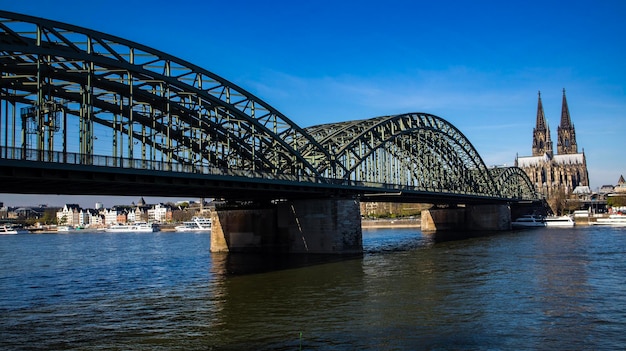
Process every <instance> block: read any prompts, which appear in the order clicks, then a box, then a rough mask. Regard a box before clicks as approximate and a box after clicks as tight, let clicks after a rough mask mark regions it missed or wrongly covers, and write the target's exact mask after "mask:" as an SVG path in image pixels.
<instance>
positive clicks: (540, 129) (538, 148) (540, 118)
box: [533, 91, 569, 156]
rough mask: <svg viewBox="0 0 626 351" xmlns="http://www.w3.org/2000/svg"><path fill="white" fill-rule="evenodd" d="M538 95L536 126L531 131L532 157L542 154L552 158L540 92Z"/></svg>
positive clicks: (548, 130) (548, 129)
mask: <svg viewBox="0 0 626 351" xmlns="http://www.w3.org/2000/svg"><path fill="white" fill-rule="evenodd" d="M538 94H539V100H538V103H537V124H536V126H535V128H534V129H533V156H543V155H544V154H548V155H549V156H552V139H550V128H549V127H548V124H547V123H546V116H545V114H544V113H543V104H542V103H541V91H540V92H539V93H538ZM568 116H569V114H568Z"/></svg>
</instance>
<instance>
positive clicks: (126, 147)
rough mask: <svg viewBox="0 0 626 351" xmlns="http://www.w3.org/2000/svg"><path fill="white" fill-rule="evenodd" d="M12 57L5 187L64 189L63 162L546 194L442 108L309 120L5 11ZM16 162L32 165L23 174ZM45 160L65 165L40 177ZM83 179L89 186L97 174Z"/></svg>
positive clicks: (119, 44)
mask: <svg viewBox="0 0 626 351" xmlns="http://www.w3.org/2000/svg"><path fill="white" fill-rule="evenodd" d="M0 63H1V68H0V69H1V77H2V79H1V80H0V103H1V104H0V113H1V115H0V148H1V149H0V163H1V169H2V171H1V172H0V177H1V178H2V180H3V183H5V184H6V185H5V186H4V187H2V188H1V189H0V190H2V191H4V192H16V191H17V192H20V191H22V192H35V191H46V190H45V189H46V187H45V186H44V185H42V186H39V187H35V186H30V187H29V185H28V184H33V183H30V182H35V181H37V178H38V177H39V178H41V179H39V180H43V181H45V178H49V179H48V180H49V182H50V184H55V185H59V184H62V183H63V179H69V178H71V177H69V176H68V175H67V173H63V172H61V170H66V171H67V170H69V171H67V172H71V171H80V172H83V176H82V178H94V183H95V182H96V181H100V182H104V183H102V184H109V185H110V184H114V182H115V181H116V180H119V179H121V178H117V176H118V175H119V174H126V173H129V172H131V173H132V172H133V171H136V172H139V173H137V174H144V175H145V174H146V172H148V173H149V174H150V175H151V176H152V177H153V178H154V177H157V178H158V177H161V178H171V179H174V178H176V179H179V180H180V179H184V180H181V181H178V182H170V183H168V182H167V181H166V182H164V183H158V182H157V183H158V184H172V185H179V188H174V189H178V190H179V191H183V190H184V189H186V190H184V191H189V192H194V191H200V190H202V189H203V191H213V192H214V193H215V194H216V195H218V196H219V195H221V192H220V190H221V189H222V187H223V186H224V184H226V183H228V182H229V181H232V182H239V183H240V184H243V183H247V184H258V185H259V186H257V187H250V186H247V188H250V189H252V188H254V189H255V192H254V193H255V194H257V195H258V194H259V193H261V192H266V193H267V194H266V195H264V196H272V195H271V193H272V192H274V195H273V196H281V197H289V196H291V195H290V194H292V195H294V196H295V194H296V193H300V195H302V194H301V193H302V191H303V190H302V188H303V187H305V188H306V191H305V192H306V193H309V194H311V193H315V192H318V191H319V192H323V193H329V191H330V192H331V193H348V194H358V195H365V194H388V193H390V192H398V193H402V194H403V196H402V197H403V198H405V199H406V198H407V197H411V196H413V197H415V198H420V199H424V198H430V199H432V198H436V197H443V198H446V197H447V198H459V199H463V198H472V199H474V200H476V199H478V200H481V199H482V200H489V201H493V200H494V199H496V200H502V201H511V200H528V199H536V195H535V193H534V190H533V186H532V183H531V182H530V180H529V179H528V177H527V176H526V175H525V173H524V172H523V171H521V170H519V169H517V168H504V169H501V168H496V169H490V168H487V167H486V166H485V164H484V162H483V161H482V159H481V157H480V155H479V154H478V153H477V152H476V150H475V149H474V147H473V146H472V144H471V143H470V142H469V140H467V138H466V137H465V136H464V135H463V134H462V133H461V132H460V131H459V130H458V129H457V128H455V127H454V126H453V125H451V124H450V123H448V122H446V121H445V120H443V119H442V118H440V117H437V116H434V115H430V114H426V113H408V114H402V115H394V116H384V117H377V118H372V119H366V120H359V121H349V122H343V123H333V124H325V125H319V126H313V127H309V128H302V127H300V126H298V125H297V124H296V123H294V122H293V121H291V120H290V119H289V118H287V117H286V116H284V115H283V114H281V113H280V112H279V111H277V110H276V109H275V108H273V107H271V106H270V105H269V104H267V103H266V102H264V101H262V100H261V99H259V98H258V97H256V96H254V95H253V94H251V93H249V92H248V91H246V90H244V89H242V88H241V87H238V86H237V85H235V84H233V83H232V82H229V81H227V80H226V79H224V78H222V77H220V76H218V75H216V74H214V73H212V72H209V71H208V70H206V69H203V68H201V67H199V66H197V65H194V64H192V63H189V62H186V61H184V60H181V59H179V58H177V57H174V56H172V55H169V54H166V53H164V52H161V51H158V50H155V49H152V48H149V47H147V46H144V45H141V44H138V43H134V42H131V41H128V40H125V39H122V38H119V37H115V36H111V35H108V34H105V33H101V32H97V31H93V30H89V29H85V28H81V27H77V26H73V25H69V24H64V23H60V22H55V21H51V20H46V19H42V18H36V17H31V16H26V15H21V14H16V13H10V12H5V11H0ZM24 165H27V166H24ZM16 167H17V168H19V167H25V168H29V169H31V171H28V172H22V173H15V172H14V171H13V169H14V168H16ZM103 168H106V172H104V171H102V169H103ZM32 169H36V171H32ZM47 169H56V170H57V172H56V173H54V172H53V173H45V174H44V173H42V172H44V171H43V170H47ZM86 169H87V170H91V171H92V172H94V173H93V174H100V173H106V176H94V175H93V174H91V175H88V173H89V172H85V170H86ZM141 172H143V173H141ZM135 176H136V174H135V175H134V176H133V177H135ZM133 177H131V178H124V181H127V182H131V181H132V180H133V179H135V180H136V178H133ZM18 178H20V179H18ZM82 178H81V179H82ZM218 178H219V181H215V180H216V179H218ZM103 179H104V180H103ZM73 180H74V181H76V179H73ZM105 180H108V183H107V182H106V181H105ZM20 181H21V182H20ZM78 181H80V180H78ZM55 182H56V183H55ZM82 182H83V183H81V184H85V185H84V186H83V187H80V189H81V191H86V189H87V188H88V184H89V183H90V179H86V180H85V179H82ZM190 182H191V183H194V182H195V183H194V184H195V185H194V186H189V183H190ZM183 183H184V184H187V185H188V186H187V188H184V187H182V186H180V185H181V184H183ZM245 189H246V187H244V188H242V189H240V190H241V191H240V193H239V194H240V195H238V196H240V197H245V196H246V191H245ZM277 189H280V190H281V191H280V192H278V193H276V192H275V191H276V190H277ZM298 189H300V190H298ZM50 191H51V192H52V193H57V192H59V191H60V189H58V188H55V189H52V190H50ZM53 191H54V192H53ZM108 191H121V189H119V190H115V189H113V188H111V189H109V190H108ZM165 193H166V192H165V190H163V189H160V190H154V194H160V195H165ZM177 195H183V194H177Z"/></svg>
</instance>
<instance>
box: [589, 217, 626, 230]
mask: <svg viewBox="0 0 626 351" xmlns="http://www.w3.org/2000/svg"><path fill="white" fill-rule="evenodd" d="M589 224H591V225H609V226H614V227H626V215H620V214H614V215H610V216H609V218H598V219H596V221H595V222H589Z"/></svg>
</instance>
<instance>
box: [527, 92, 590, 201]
mask: <svg viewBox="0 0 626 351" xmlns="http://www.w3.org/2000/svg"><path fill="white" fill-rule="evenodd" d="M557 134H558V135H557V138H558V139H557V144H556V149H557V154H554V153H553V149H552V139H551V138H550V128H549V126H548V125H547V123H546V117H545V115H544V112H543V105H542V104H541V92H539V102H538V104H537V125H536V126H535V128H534V129H533V147H532V152H533V154H532V156H525V157H517V158H516V160H515V165H516V166H517V167H520V168H521V169H523V170H524V171H525V172H526V174H528V177H529V178H530V180H531V181H532V182H533V184H535V189H536V190H537V192H538V193H540V194H541V195H542V196H544V197H545V198H546V200H548V203H551V202H552V201H550V199H555V198H557V197H568V196H569V195H570V194H572V192H573V191H574V189H576V187H578V186H587V187H588V186H589V174H588V172H587V161H586V160H585V152H584V151H583V152H582V153H579V152H578V144H577V143H576V132H575V130H574V125H573V124H572V120H571V119H570V115H569V108H568V106H567V99H566V98H565V89H563V103H562V106H561V123H560V124H559V127H558V129H557Z"/></svg>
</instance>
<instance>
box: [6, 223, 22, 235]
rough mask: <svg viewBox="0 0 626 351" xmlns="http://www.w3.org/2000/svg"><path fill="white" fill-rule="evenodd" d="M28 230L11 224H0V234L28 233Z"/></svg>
mask: <svg viewBox="0 0 626 351" xmlns="http://www.w3.org/2000/svg"><path fill="white" fill-rule="evenodd" d="M28 233H29V231H28V230H26V229H24V228H22V227H18V226H14V225H12V224H0V235H14V234H28Z"/></svg>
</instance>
